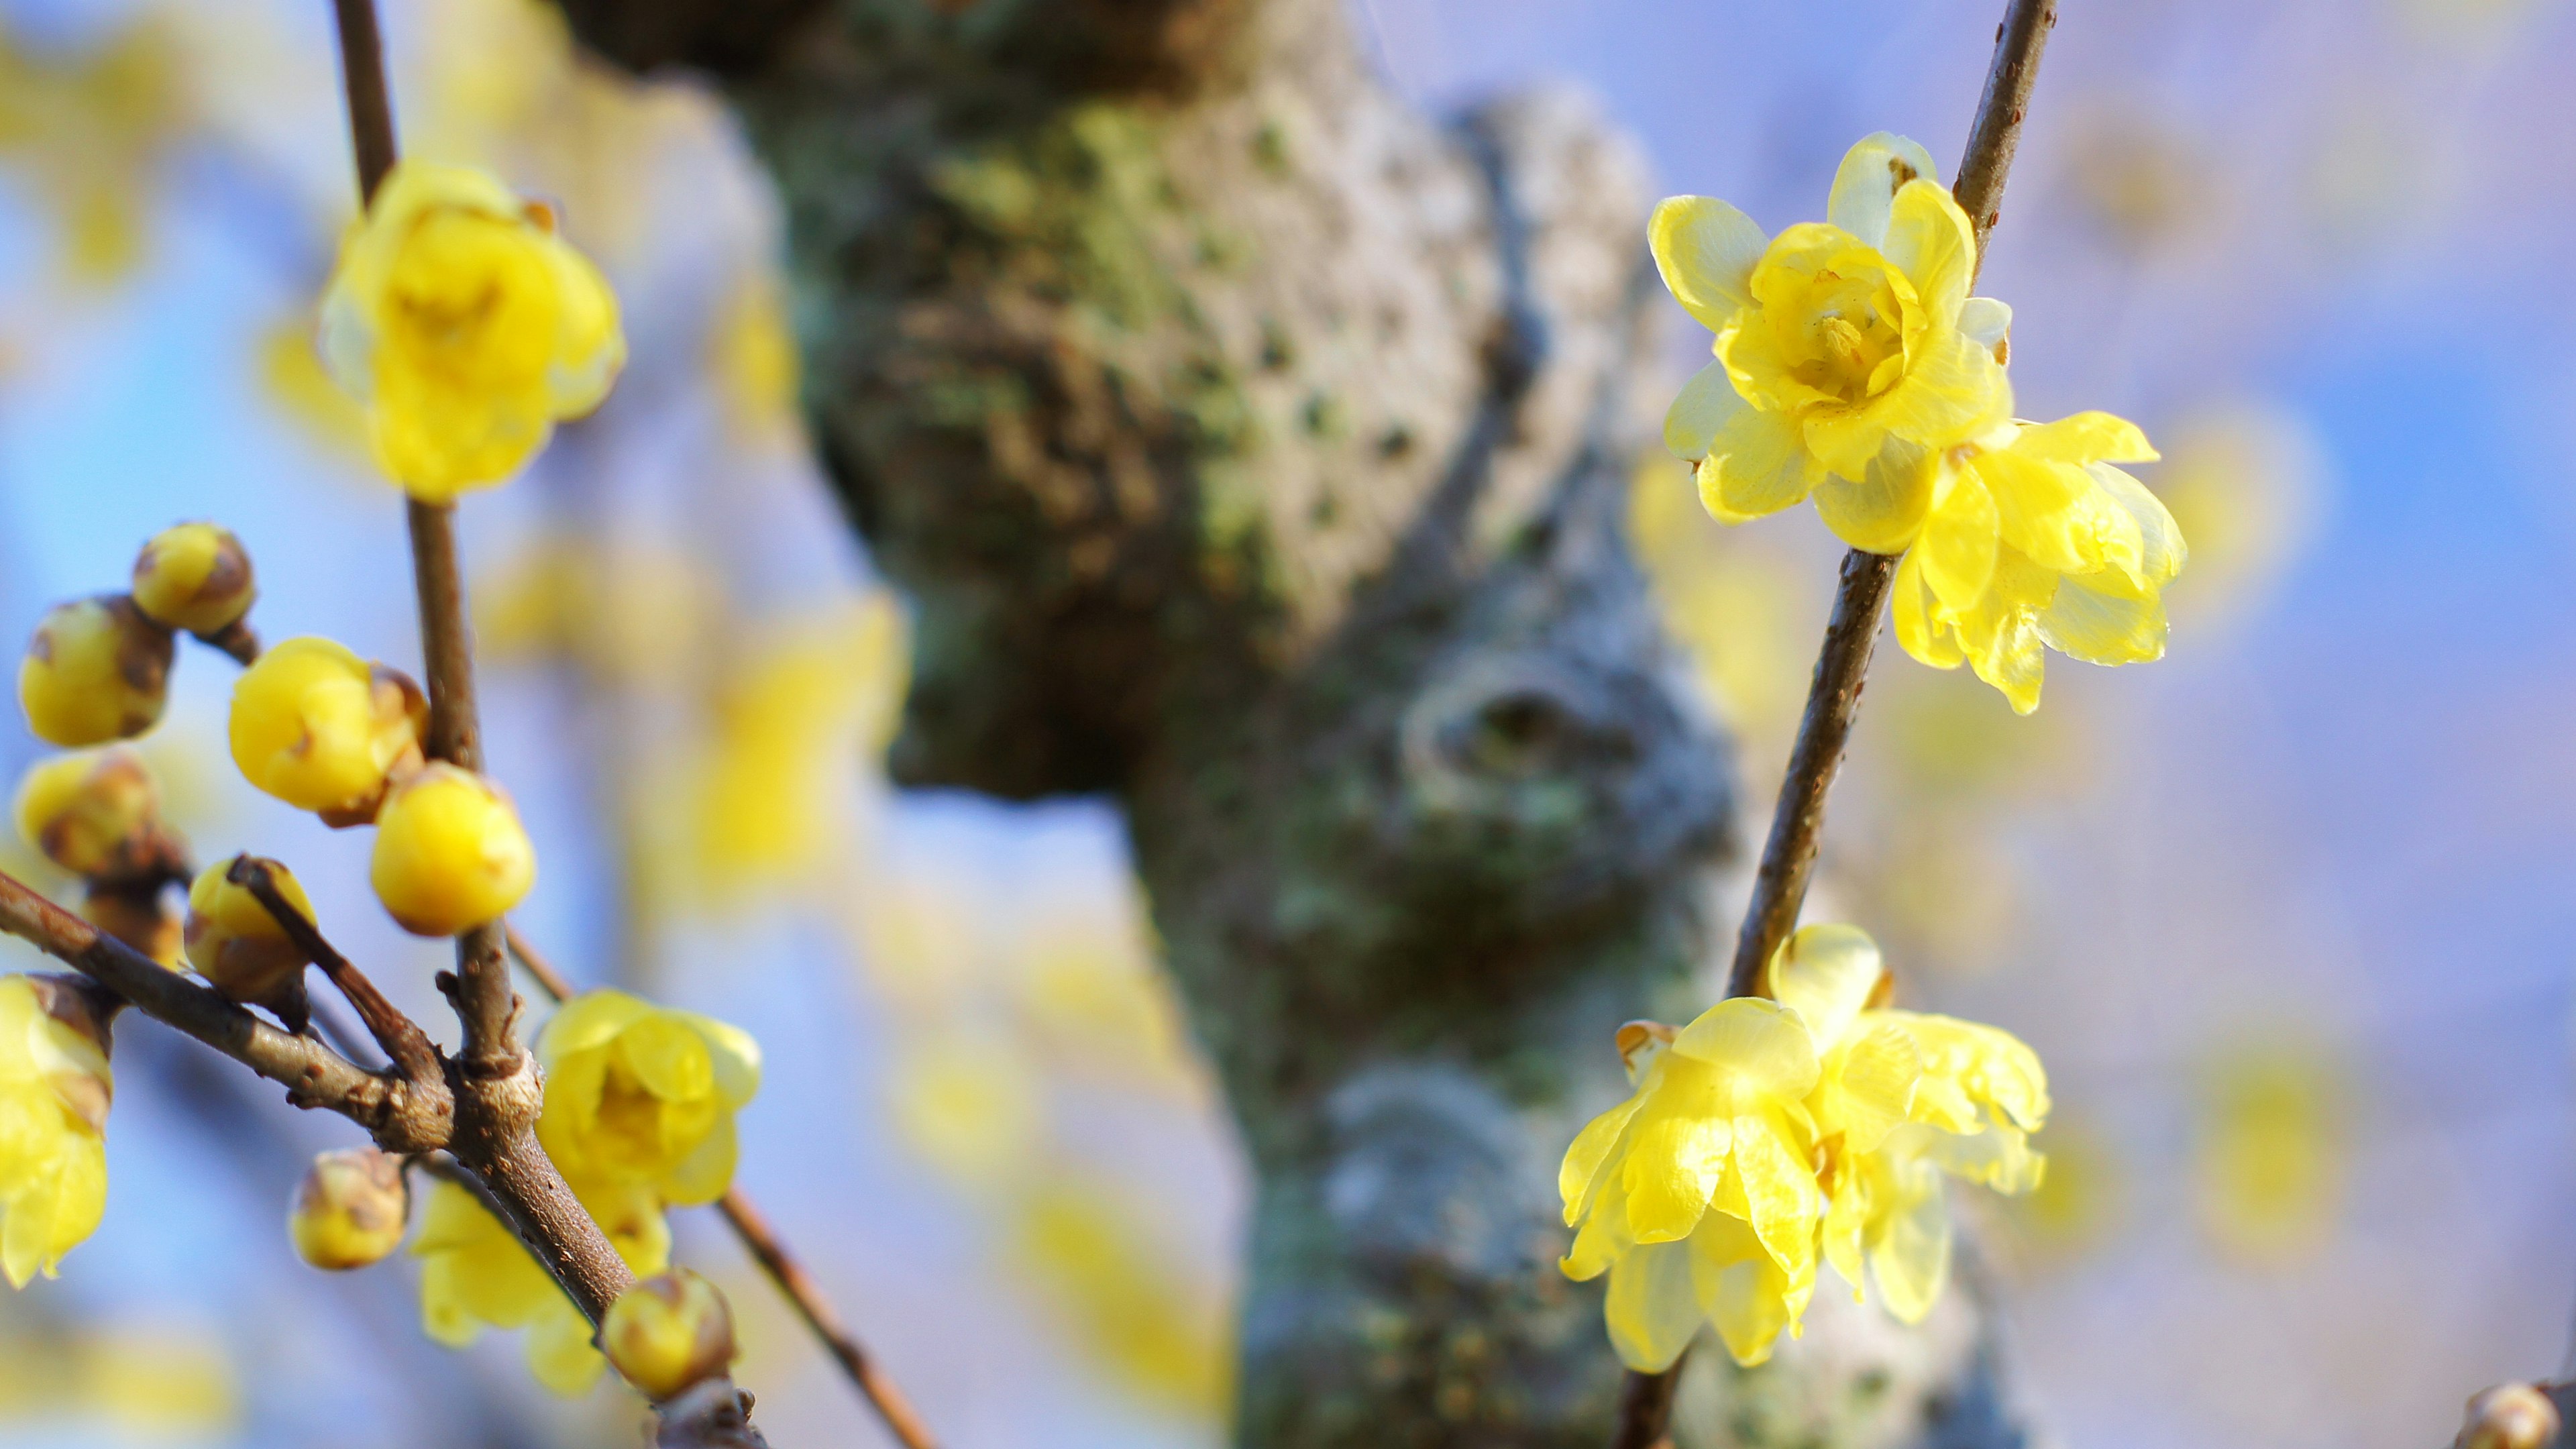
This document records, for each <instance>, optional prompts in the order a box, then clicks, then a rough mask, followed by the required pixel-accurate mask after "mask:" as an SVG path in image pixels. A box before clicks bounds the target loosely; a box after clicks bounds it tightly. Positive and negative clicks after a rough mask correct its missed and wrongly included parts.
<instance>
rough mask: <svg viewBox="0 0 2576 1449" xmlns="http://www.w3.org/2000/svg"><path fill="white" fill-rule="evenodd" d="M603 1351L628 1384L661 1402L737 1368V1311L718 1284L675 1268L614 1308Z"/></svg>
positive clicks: (603, 1328) (602, 1336) (604, 1328)
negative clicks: (735, 1334) (734, 1320)
mask: <svg viewBox="0 0 2576 1449" xmlns="http://www.w3.org/2000/svg"><path fill="white" fill-rule="evenodd" d="M599 1346H600V1348H601V1349H602V1350H603V1351H605V1352H606V1353H607V1354H608V1361H609V1362H610V1363H611V1364H613V1365H615V1366H616V1369H617V1372H618V1373H619V1374H620V1375H622V1376H623V1377H624V1378H625V1380H626V1381H627V1382H628V1383H630V1384H633V1385H634V1386H635V1387H636V1388H638V1389H641V1390H642V1391H643V1392H644V1395H645V1397H647V1398H649V1399H652V1400H653V1401H654V1402H656V1403H660V1402H663V1401H665V1400H669V1399H674V1398H677V1397H679V1396H680V1394H681V1393H682V1392H683V1391H685V1390H687V1389H689V1388H690V1387H692V1386H694V1385H696V1384H699V1383H702V1382H704V1381H705V1380H707V1379H711V1378H714V1377H715V1376H716V1375H718V1374H720V1373H724V1372H725V1371H727V1370H728V1369H730V1368H732V1367H733V1361H734V1358H735V1356H736V1351H735V1349H734V1341H733V1310H732V1309H731V1308H730V1307H728V1306H726V1304H725V1298H724V1294H722V1293H720V1292H718V1291H716V1285H714V1284H713V1283H710V1282H708V1281H707V1280H706V1279H704V1278H702V1277H700V1276H699V1275H697V1274H695V1273H692V1272H690V1271H689V1270H688V1269H686V1268H674V1269H672V1270H671V1271H669V1272H667V1273H663V1274H659V1275H657V1276H655V1277H651V1278H647V1279H645V1280H644V1281H642V1282H640V1283H638V1284H636V1285H635V1286H634V1287H632V1288H629V1289H627V1290H626V1292H625V1293H623V1294H621V1295H620V1296H619V1297H618V1300H617V1301H616V1302H614V1303H612V1304H610V1305H608V1313H607V1316H606V1317H603V1318H602V1319H600V1321H599Z"/></svg>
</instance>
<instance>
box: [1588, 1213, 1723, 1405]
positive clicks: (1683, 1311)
mask: <svg viewBox="0 0 2576 1449" xmlns="http://www.w3.org/2000/svg"><path fill="white" fill-rule="evenodd" d="M1691 1275H1692V1263H1691V1249H1690V1245H1689V1244H1687V1243H1649V1244H1647V1245H1645V1246H1643V1247H1640V1248H1638V1249H1637V1250H1636V1251H1635V1252H1632V1253H1630V1254H1628V1255H1627V1256H1626V1257H1624V1258H1621V1259H1620V1260H1619V1261H1618V1263H1617V1265H1615V1266H1614V1267H1612V1268H1611V1270H1610V1292H1609V1294H1608V1296H1607V1298H1606V1299H1605V1301H1604V1302H1603V1305H1602V1316H1603V1317H1604V1318H1605V1319H1607V1320H1608V1321H1609V1324H1610V1346H1611V1347H1612V1348H1614V1349H1616V1350H1618V1353H1619V1361H1620V1362H1621V1363H1623V1364H1626V1365H1627V1366H1628V1367H1630V1368H1632V1369H1635V1370H1636V1371H1637V1372H1639V1373H1649V1374H1653V1373H1662V1372H1663V1371H1664V1370H1666V1369H1668V1368H1671V1367H1672V1366H1673V1360H1675V1359H1678V1358H1680V1357H1681V1356H1682V1350H1683V1349H1686V1348H1688V1347H1690V1341H1691V1340H1692V1339H1693V1338H1694V1337H1696V1336H1698V1334H1699V1326H1700V1322H1701V1318H1700V1308H1699V1295H1698V1293H1697V1291H1696V1290H1695V1288H1694V1285H1693V1284H1692V1281H1691Z"/></svg>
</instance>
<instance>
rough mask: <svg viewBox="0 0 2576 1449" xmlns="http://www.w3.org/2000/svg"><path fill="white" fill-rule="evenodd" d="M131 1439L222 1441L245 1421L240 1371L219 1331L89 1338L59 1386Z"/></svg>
mask: <svg viewBox="0 0 2576 1449" xmlns="http://www.w3.org/2000/svg"><path fill="white" fill-rule="evenodd" d="M53 1391H54V1392H56V1393H60V1394H66V1395H67V1396H68V1397H69V1398H70V1399H71V1400H72V1401H73V1402H75V1403H78V1404H80V1405H83V1406H85V1407H88V1408H92V1409H94V1410H96V1411H97V1412H98V1413H99V1414H100V1416H101V1417H103V1418H105V1419H106V1420H107V1421H108V1422H109V1423H111V1424H113V1425H116V1426H117V1427H118V1428H119V1429H121V1430H122V1431H124V1432H123V1434H122V1435H120V1436H119V1437H120V1438H124V1439H128V1440H145V1439H183V1440H198V1441H204V1440H209V1439H212V1440H218V1441H220V1440H221V1439H222V1438H223V1437H224V1436H225V1433H226V1431H227V1430H230V1429H232V1428H234V1427H236V1425H237V1423H238V1421H239V1419H240V1417H241V1399H242V1394H241V1384H240V1374H239V1371H238V1369H237V1367H236V1366H235V1364H234V1362H233V1360H232V1358H231V1356H230V1355H228V1354H227V1353H226V1352H225V1351H224V1342H223V1339H222V1338H221V1337H220V1336H219V1335H217V1334H216V1333H214V1332H213V1331H211V1330H207V1329H189V1328H179V1327H175V1326H174V1327H158V1326H144V1325H130V1326H129V1325H119V1326H115V1327H110V1328H106V1329H102V1330H98V1331H95V1332H90V1333H84V1334H82V1335H81V1336H80V1337H79V1338H78V1339H77V1340H76V1341H75V1343H74V1346H73V1363H72V1365H71V1372H70V1375H69V1382H68V1383H64V1384H57V1385H55V1386H54V1390H53Z"/></svg>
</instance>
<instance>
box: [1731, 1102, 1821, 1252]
mask: <svg viewBox="0 0 2576 1449" xmlns="http://www.w3.org/2000/svg"><path fill="white" fill-rule="evenodd" d="M1735 1125H1736V1131H1735V1154H1734V1166H1735V1173H1736V1180H1737V1181H1739V1182H1740V1183H1741V1184H1742V1185H1743V1188H1744V1205H1745V1217H1746V1219H1747V1220H1748V1221H1750V1222H1751V1223H1752V1224H1753V1231H1754V1234H1755V1236H1757V1237H1759V1238H1761V1239H1762V1246H1763V1248H1764V1249H1765V1250H1767V1251H1768V1252H1769V1253H1770V1254H1771V1258H1772V1261H1774V1262H1776V1263H1778V1264H1779V1265H1780V1266H1781V1267H1782V1268H1783V1269H1785V1270H1787V1271H1788V1272H1789V1274H1790V1275H1791V1276H1793V1277H1794V1276H1796V1275H1797V1274H1799V1273H1800V1272H1808V1273H1812V1272H1814V1270H1815V1262H1816V1219H1817V1217H1818V1216H1819V1215H1820V1214H1821V1213H1822V1212H1823V1210H1824V1200H1823V1196H1822V1195H1821V1194H1820V1193H1819V1192H1818V1191H1817V1188H1816V1171H1815V1168H1814V1167H1812V1166H1810V1165H1809V1163H1808V1160H1807V1143H1806V1142H1805V1140H1803V1134H1801V1133H1800V1132H1799V1131H1798V1130H1797V1127H1796V1126H1795V1124H1794V1123H1792V1122H1791V1121H1790V1120H1789V1119H1788V1118H1787V1117H1786V1116H1785V1115H1783V1114H1781V1113H1778V1112H1764V1113H1761V1114H1759V1115H1756V1116H1751V1117H1739V1118H1737V1119H1736V1124H1735Z"/></svg>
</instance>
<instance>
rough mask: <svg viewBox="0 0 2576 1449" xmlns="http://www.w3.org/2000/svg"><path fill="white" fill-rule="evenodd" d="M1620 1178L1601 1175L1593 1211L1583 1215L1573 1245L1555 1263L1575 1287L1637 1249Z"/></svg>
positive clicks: (1606, 1173) (1601, 1272) (1610, 1173)
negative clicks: (1629, 1224)
mask: <svg viewBox="0 0 2576 1449" xmlns="http://www.w3.org/2000/svg"><path fill="white" fill-rule="evenodd" d="M1619 1178H1620V1174H1618V1173H1616V1172H1605V1173H1603V1174H1602V1180H1601V1187H1600V1191H1599V1192H1598V1193H1597V1194H1596V1195H1595V1196H1594V1198H1593V1201H1592V1211H1591V1212H1590V1213H1587V1214H1585V1216H1584V1219H1583V1227H1582V1229H1581V1230H1580V1231H1579V1232H1577V1233H1576V1234H1575V1235H1574V1245H1573V1246H1572V1247H1571V1248H1569V1249H1568V1250H1567V1251H1566V1254H1565V1256H1564V1257H1563V1258H1561V1259H1559V1260H1558V1261H1557V1265H1556V1266H1557V1267H1558V1269H1560V1270H1561V1271H1563V1273H1564V1274H1565V1276H1566V1277H1568V1278H1571V1279H1573V1280H1574V1281H1575V1282H1577V1283H1586V1282H1590V1281H1591V1280H1592V1279H1595V1278H1598V1277H1600V1276H1601V1275H1602V1274H1603V1273H1606V1272H1608V1271H1609V1270H1610V1265H1611V1264H1613V1263H1615V1262H1617V1261H1619V1259H1620V1257H1621V1256H1622V1255H1624V1254H1627V1253H1630V1252H1633V1251H1635V1249H1636V1246H1637V1240H1636V1239H1635V1238H1634V1237H1633V1236H1631V1235H1630V1234H1629V1232H1628V1190H1627V1189H1626V1188H1625V1187H1623V1186H1621V1185H1620V1181H1619Z"/></svg>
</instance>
